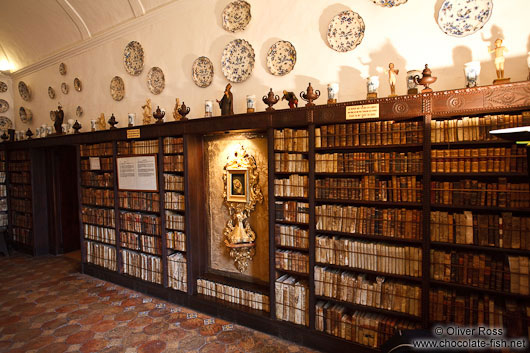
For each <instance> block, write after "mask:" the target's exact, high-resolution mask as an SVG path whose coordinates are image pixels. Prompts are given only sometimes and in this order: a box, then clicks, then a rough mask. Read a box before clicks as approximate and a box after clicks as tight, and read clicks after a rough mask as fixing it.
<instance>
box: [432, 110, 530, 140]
mask: <svg viewBox="0 0 530 353" xmlns="http://www.w3.org/2000/svg"><path fill="white" fill-rule="evenodd" d="M524 125H530V119H529V117H528V116H523V115H522V114H516V115H508V114H500V115H485V116H482V117H478V116H477V117H467V116H466V117H462V118H458V119H451V120H432V121H431V142H434V143H437V142H438V143H441V142H463V141H488V140H497V139H498V138H497V137H495V136H493V135H491V134H490V133H489V132H490V131H491V130H497V129H506V128H511V127H517V126H524Z"/></svg>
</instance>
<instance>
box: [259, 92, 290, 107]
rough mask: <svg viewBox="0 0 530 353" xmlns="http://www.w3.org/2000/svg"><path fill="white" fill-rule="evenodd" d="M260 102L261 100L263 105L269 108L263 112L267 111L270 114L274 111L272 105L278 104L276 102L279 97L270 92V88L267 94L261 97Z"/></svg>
mask: <svg viewBox="0 0 530 353" xmlns="http://www.w3.org/2000/svg"><path fill="white" fill-rule="evenodd" d="M284 92H285V91H284ZM284 94H285V93H284ZM262 100H263V103H265V104H267V105H268V106H269V107H268V108H267V109H265V110H266V111H268V112H272V111H273V110H274V108H273V107H272V106H273V105H274V104H276V103H278V101H279V100H280V97H279V96H278V95H277V94H276V95H275V94H274V92H273V91H272V88H271V90H270V91H269V94H268V95H266V96H263V98H262Z"/></svg>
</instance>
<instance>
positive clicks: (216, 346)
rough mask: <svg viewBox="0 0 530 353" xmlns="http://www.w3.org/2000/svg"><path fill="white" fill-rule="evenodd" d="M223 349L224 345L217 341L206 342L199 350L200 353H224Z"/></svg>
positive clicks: (224, 349)
mask: <svg viewBox="0 0 530 353" xmlns="http://www.w3.org/2000/svg"><path fill="white" fill-rule="evenodd" d="M225 351H226V348H225V345H224V344H221V343H219V342H212V343H208V344H206V345H204V346H203V347H202V348H201V349H200V350H199V352H200V353H225Z"/></svg>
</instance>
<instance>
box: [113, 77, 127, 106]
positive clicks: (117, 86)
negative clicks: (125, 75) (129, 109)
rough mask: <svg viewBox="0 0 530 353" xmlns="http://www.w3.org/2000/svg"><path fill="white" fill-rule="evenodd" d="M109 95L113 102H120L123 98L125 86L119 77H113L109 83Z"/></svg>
mask: <svg viewBox="0 0 530 353" xmlns="http://www.w3.org/2000/svg"><path fill="white" fill-rule="evenodd" d="M110 95H111V96H112V99H114V100H115V101H121V100H122V99H123V96H125V84H124V83H123V80H122V78H121V77H120V76H114V77H113V78H112V80H111V81H110Z"/></svg>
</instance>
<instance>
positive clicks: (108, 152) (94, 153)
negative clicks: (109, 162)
mask: <svg viewBox="0 0 530 353" xmlns="http://www.w3.org/2000/svg"><path fill="white" fill-rule="evenodd" d="M79 153H80V155H81V157H101V156H112V142H103V143H97V144H93V145H80V146H79Z"/></svg>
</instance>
